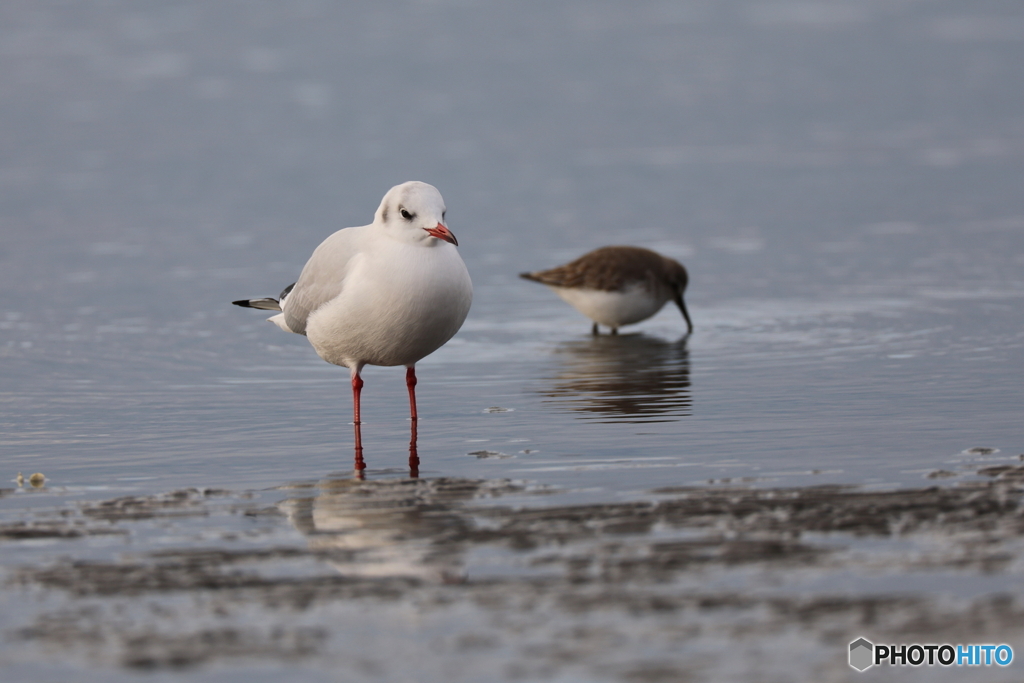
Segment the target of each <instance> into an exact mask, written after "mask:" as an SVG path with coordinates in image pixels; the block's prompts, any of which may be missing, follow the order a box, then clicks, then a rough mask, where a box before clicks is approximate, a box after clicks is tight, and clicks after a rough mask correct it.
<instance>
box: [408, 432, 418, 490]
mask: <svg viewBox="0 0 1024 683" xmlns="http://www.w3.org/2000/svg"><path fill="white" fill-rule="evenodd" d="M410 424H411V425H412V430H411V431H410V434H409V478H410V479H416V478H418V477H419V476H420V455H419V452H418V451H417V450H416V420H412V421H411V422H410Z"/></svg>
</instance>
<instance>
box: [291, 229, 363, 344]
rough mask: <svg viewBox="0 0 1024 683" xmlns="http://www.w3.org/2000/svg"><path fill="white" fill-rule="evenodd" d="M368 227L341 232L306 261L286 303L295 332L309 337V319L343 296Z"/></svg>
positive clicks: (331, 237) (324, 242)
mask: <svg viewBox="0 0 1024 683" xmlns="http://www.w3.org/2000/svg"><path fill="white" fill-rule="evenodd" d="M366 227H369V226H364V227H363V228H345V229H344V230H339V231H338V232H336V233H334V234H333V235H331V236H330V237H328V238H327V239H325V240H324V241H323V242H321V243H320V246H319V247H317V248H316V250H315V251H314V252H313V255H312V256H310V257H309V260H308V261H306V265H305V266H304V267H303V268H302V274H300V275H299V279H298V280H296V281H295V284H294V285H293V286H292V288H291V291H290V292H288V296H287V297H286V298H285V299H284V301H283V302H282V308H283V310H284V320H285V322H286V323H287V324H288V329H290V330H291V331H292V332H295V333H296V334H306V321H307V320H308V319H309V316H310V315H311V314H312V313H313V312H314V311H316V310H317V309H318V308H320V307H321V306H323V305H324V304H326V303H327V302H328V301H330V300H331V299H334V298H335V297H336V296H338V295H339V294H340V293H341V290H342V288H343V287H344V286H345V275H346V274H347V272H348V268H349V262H350V261H351V260H352V257H353V256H355V255H356V253H358V249H357V242H358V240H359V236H360V233H361V232H362V230H364V228H366Z"/></svg>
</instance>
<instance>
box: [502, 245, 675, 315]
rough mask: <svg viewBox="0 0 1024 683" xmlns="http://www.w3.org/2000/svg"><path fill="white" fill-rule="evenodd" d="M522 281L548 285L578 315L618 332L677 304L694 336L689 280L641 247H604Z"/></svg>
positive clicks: (669, 261)
mask: <svg viewBox="0 0 1024 683" xmlns="http://www.w3.org/2000/svg"><path fill="white" fill-rule="evenodd" d="M519 277H521V278H524V279H526V280H533V281H534V282H539V283H541V284H542V285H547V286H548V287H550V288H551V289H553V290H555V293H556V294H558V296H560V297H562V298H563V299H564V300H565V301H567V302H568V303H569V304H571V305H572V306H573V308H575V309H576V310H577V311H579V312H580V313H582V314H583V315H585V316H587V317H588V318H590V319H591V320H593V321H594V327H593V330H592V332H593V333H594V334H597V333H598V325H604V326H606V327H610V328H611V333H612V334H618V331H619V328H620V327H621V326H623V325H631V324H633V323H638V322H640V321H641V320H646V319H647V318H650V317H651V316H652V315H654V314H655V313H657V312H658V311H660V310H661V307H662V306H664V305H665V303H666V302H667V301H669V300H672V301H675V302H676V305H677V306H679V310H680V311H682V313H683V318H684V319H685V320H686V334H690V333H691V332H693V323H691V322H690V314H689V313H687V311H686V304H685V303H684V302H683V292H685V291H686V283H687V280H688V276H687V274H686V268H684V267H683V265H682V264H681V263H679V262H678V261H675V260H673V259H670V258H667V257H665V256H662V255H661V254H659V253H657V252H654V251H651V250H650V249H643V248H641V247H601V248H600V249H595V250H594V251H592V252H589V253H587V254H584V255H583V256H580V257H579V258H578V259H576V260H575V261H572V262H571V263H566V264H565V265H564V266H558V267H556V268H552V269H550V270H538V271H535V272H532V273H520V274H519Z"/></svg>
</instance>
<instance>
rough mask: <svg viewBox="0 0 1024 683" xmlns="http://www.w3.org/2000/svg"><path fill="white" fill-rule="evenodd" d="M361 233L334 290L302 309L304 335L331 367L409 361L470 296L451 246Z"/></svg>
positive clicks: (442, 333)
mask: <svg viewBox="0 0 1024 683" xmlns="http://www.w3.org/2000/svg"><path fill="white" fill-rule="evenodd" d="M361 237H366V238H369V239H370V240H372V247H370V246H369V245H367V246H368V248H365V249H360V250H357V251H356V253H355V255H353V256H352V257H351V258H349V259H347V261H346V263H345V277H344V281H343V284H342V288H341V291H340V293H339V294H338V295H337V296H335V297H334V298H332V299H331V300H329V301H327V302H326V303H325V304H323V305H322V306H320V307H319V308H317V309H316V310H315V311H313V312H312V313H311V314H310V315H309V318H308V319H307V322H306V336H307V337H308V338H309V341H310V343H311V344H312V345H313V348H315V349H316V352H317V353H318V354H319V355H320V357H321V358H323V359H324V360H326V361H327V362H329V363H334V364H336V365H344V366H347V367H350V368H352V367H361V366H362V365H363V364H369V365H384V366H391V365H411V364H413V363H415V362H416V361H418V360H420V359H421V358H423V357H424V356H427V355H428V354H430V353H432V352H434V351H436V350H437V349H438V348H440V347H441V346H442V345H443V344H444V343H445V342H447V341H448V340H449V339H451V338H452V337H453V336H454V335H455V333H456V332H457V331H458V330H459V327H461V326H462V323H463V321H464V320H465V319H466V315H467V314H468V313H469V307H470V304H471V303H472V299H473V285H472V282H471V281H470V278H469V272H468V271H467V270H466V265H465V263H463V261H462V258H461V257H460V256H459V252H458V250H457V249H456V248H455V246H454V245H451V244H447V243H438V244H435V245H432V246H424V245H422V244H410V243H407V242H401V241H398V240H394V239H391V238H389V237H386V236H383V235H380V234H379V233H378V234H374V233H371V232H369V231H367V232H366V233H365V234H364V235H361ZM289 296H291V295H289Z"/></svg>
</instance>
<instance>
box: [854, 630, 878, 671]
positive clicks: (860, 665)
mask: <svg viewBox="0 0 1024 683" xmlns="http://www.w3.org/2000/svg"><path fill="white" fill-rule="evenodd" d="M874 655H875V646H874V645H873V644H872V643H871V642H870V641H868V640H865V639H864V638H858V639H857V640H855V641H853V642H852V643H850V666H852V667H853V668H854V669H856V670H857V671H864V670H865V669H867V668H868V667H869V666H872V665H873V664H874V663H875V662H874V659H875V656H874Z"/></svg>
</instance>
